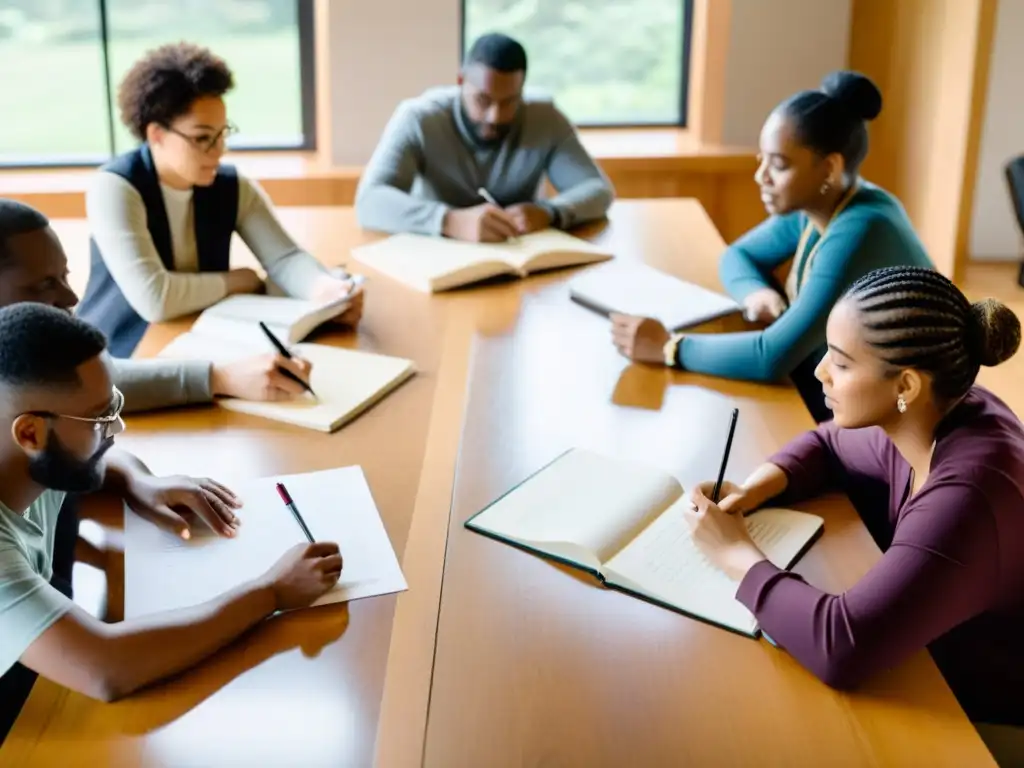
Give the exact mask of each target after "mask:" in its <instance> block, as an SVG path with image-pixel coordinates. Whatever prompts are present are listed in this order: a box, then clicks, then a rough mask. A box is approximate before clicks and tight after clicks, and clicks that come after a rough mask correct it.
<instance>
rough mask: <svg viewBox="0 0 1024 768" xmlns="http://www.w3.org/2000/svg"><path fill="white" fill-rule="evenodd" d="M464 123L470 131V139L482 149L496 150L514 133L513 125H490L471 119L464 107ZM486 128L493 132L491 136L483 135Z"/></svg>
mask: <svg viewBox="0 0 1024 768" xmlns="http://www.w3.org/2000/svg"><path fill="white" fill-rule="evenodd" d="M462 121H463V123H465V125H466V129H467V130H468V131H469V135H470V138H472V139H473V143H474V144H476V145H477V146H478V147H479V148H480V149H494V148H495V147H500V146H501V144H502V142H504V141H505V139H507V138H508V135H509V134H510V133H511V132H512V123H494V124H489V123H482V122H477V121H476V120H472V119H470V117H469V115H468V114H467V113H466V108H465V106H463V107H462ZM485 127H487V128H489V129H490V130H491V131H493V133H492V135H491V136H482V135H481V132H482V131H483V129H484V128H485Z"/></svg>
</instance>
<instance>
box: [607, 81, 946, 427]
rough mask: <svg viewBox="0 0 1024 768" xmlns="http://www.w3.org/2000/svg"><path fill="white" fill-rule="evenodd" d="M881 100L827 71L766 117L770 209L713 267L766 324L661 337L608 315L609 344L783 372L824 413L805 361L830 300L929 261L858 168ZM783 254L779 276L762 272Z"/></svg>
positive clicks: (651, 327)
mask: <svg viewBox="0 0 1024 768" xmlns="http://www.w3.org/2000/svg"><path fill="white" fill-rule="evenodd" d="M881 108H882V97H881V94H880V93H879V92H878V89H877V88H876V87H875V86H874V84H873V83H872V82H871V81H870V80H868V79H867V78H866V77H864V76H862V75H859V74H856V73H853V72H837V73H833V74H831V75H829V76H828V77H826V78H825V81H824V82H823V84H822V87H821V90H819V91H804V92H802V93H798V94H796V95H795V96H793V97H791V98H789V99H787V100H786V101H784V102H782V104H780V105H779V106H778V107H776V109H775V110H774V111H773V112H772V113H771V115H770V116H769V117H768V120H767V122H765V124H764V128H763V129H762V131H761V139H760V150H761V152H760V165H759V166H758V169H757V173H756V174H755V176H754V180H755V181H756V182H757V184H758V186H759V187H760V188H761V201H762V202H763V203H764V206H765V208H766V209H767V211H768V213H769V214H770V218H769V219H768V220H767V221H765V222H763V223H761V224H759V225H758V226H757V227H755V228H754V229H752V230H751V231H750V232H748V233H747V234H745V235H744V236H742V237H741V238H740V239H739V240H737V241H736V242H735V243H733V244H732V245H731V246H730V247H729V248H728V249H727V250H726V251H725V253H724V255H723V256H722V260H721V264H720V267H719V271H720V275H721V280H722V283H723V285H724V286H725V288H726V290H727V291H728V292H729V294H730V295H731V296H732V297H733V298H734V299H736V300H737V301H738V302H740V303H741V304H742V305H743V307H744V309H745V312H746V315H747V317H748V319H750V320H755V321H759V322H763V323H767V324H768V327H767V329H765V330H763V331H753V332H747V333H729V334H717V335H716V334H692V335H687V334H677V335H671V334H670V333H669V332H668V330H666V329H665V327H664V326H662V325H661V323H659V322H658V321H656V320H652V319H649V318H643V317H627V316H613V318H612V320H613V339H614V342H615V345H616V346H617V347H618V348H619V350H620V351H621V352H622V353H623V354H624V355H626V356H627V357H629V358H631V359H633V360H637V361H640V362H649V363H658V364H666V365H671V366H674V367H678V368H682V369H684V370H688V371H694V372H695V373H706V374H712V375H715V376H724V377H727V378H733V379H747V380H752V381H775V380H779V379H782V378H784V377H786V376H789V377H790V378H791V379H792V381H793V383H794V384H795V385H796V386H797V388H798V389H799V390H800V394H801V396H802V397H803V398H804V402H805V403H806V404H807V407H808V409H809V410H810V411H811V415H812V416H814V417H815V420H817V421H819V422H820V421H822V420H824V419H826V418H829V412H828V410H827V409H826V408H825V407H824V404H823V402H822V399H821V391H820V388H819V387H818V386H817V383H816V382H815V381H814V366H815V365H816V364H817V361H818V360H820V359H821V356H822V354H823V352H824V349H823V346H824V343H825V321H826V319H827V318H828V313H829V310H831V309H832V305H833V304H834V303H835V302H836V300H837V299H838V298H839V297H840V296H841V295H842V293H843V291H845V290H846V289H847V288H848V287H849V286H850V284H851V283H853V281H854V280H856V279H857V278H858V277H860V276H861V275H864V274H866V273H868V272H870V271H871V270H872V269H877V268H880V267H886V266H893V265H901V264H908V265H921V266H931V262H930V261H929V259H928V256H927V255H926V253H925V250H924V248H923V246H922V245H921V242H920V241H919V240H918V238H917V235H916V234H915V233H914V230H913V227H912V226H911V224H910V221H909V220H908V219H907V215H906V213H905V212H904V210H903V207H902V206H901V205H900V203H899V201H898V200H897V199H896V198H894V197H893V196H892V195H890V194H889V193H888V192H886V191H885V190H883V189H881V188H879V187H877V186H875V185H873V184H870V183H869V182H867V181H864V180H863V179H861V178H860V176H859V170H860V166H861V163H862V162H863V161H864V158H865V157H866V155H867V150H868V133H867V127H866V125H865V123H866V121H868V120H872V119H874V118H875V117H876V116H877V115H878V113H879V112H880V111H881ZM787 264H788V266H789V275H788V279H787V280H786V281H785V285H784V286H783V285H780V284H779V283H778V281H777V280H776V278H775V276H774V275H773V272H774V271H775V270H777V269H779V268H781V267H784V266H786V265H787Z"/></svg>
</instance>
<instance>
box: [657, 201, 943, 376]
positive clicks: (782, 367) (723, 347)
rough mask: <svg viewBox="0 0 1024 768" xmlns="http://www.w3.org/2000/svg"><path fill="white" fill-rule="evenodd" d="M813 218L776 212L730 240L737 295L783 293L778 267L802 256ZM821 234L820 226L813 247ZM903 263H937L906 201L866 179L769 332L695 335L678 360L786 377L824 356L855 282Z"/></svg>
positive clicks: (721, 372)
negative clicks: (829, 328) (842, 301)
mask: <svg viewBox="0 0 1024 768" xmlns="http://www.w3.org/2000/svg"><path fill="white" fill-rule="evenodd" d="M806 225H807V216H806V215H805V214H803V213H789V214H786V215H783V216H773V217H771V218H770V219H768V220H767V221H764V222H762V223H761V224H759V225H757V226H756V227H754V228H753V229H752V230H750V231H749V232H747V233H746V234H745V235H743V236H742V237H741V238H740V239H739V240H737V241H736V242H735V243H733V244H732V245H731V246H729V247H728V248H727V249H726V251H725V253H724V254H723V255H722V260H721V262H720V264H719V276H720V277H721V280H722V284H723V285H724V286H725V289H726V291H728V292H729V295H730V296H732V297H733V298H734V299H736V300H737V301H739V302H742V301H743V300H744V299H745V298H746V297H747V296H748V295H749V294H751V293H752V292H754V291H756V290H760V289H762V288H772V289H774V290H778V291H779V292H780V293H783V291H781V290H780V289H781V286H779V285H778V284H777V282H776V281H775V279H774V278H773V277H772V270H773V269H775V268H776V267H779V266H780V265H782V264H783V263H785V262H786V261H788V260H790V259H792V258H793V257H794V256H795V254H796V248H797V244H798V242H799V240H800V234H801V233H802V232H803V230H804V227H805V226H806ZM818 239H819V233H818V232H817V231H816V230H815V231H814V232H813V233H812V234H811V236H810V238H809V240H808V243H807V245H806V247H807V249H808V250H809V249H811V248H813V247H814V244H815V243H816V242H817V241H818ZM901 265H913V266H923V267H929V268H934V265H933V264H932V261H931V259H929V258H928V254H927V253H926V252H925V249H924V246H923V245H922V244H921V241H920V240H919V239H918V237H917V235H916V234H915V232H914V228H913V226H912V225H911V223H910V219H908V218H907V214H906V211H904V210H903V206H902V205H901V204H900V202H899V200H897V199H896V198H895V197H893V196H892V195H890V194H889V193H888V192H886V191H885V190H884V189H882V188H881V187H877V186H875V185H874V184H869V183H867V182H863V181H862V182H861V186H860V189H859V190H858V191H857V192H856V193H855V194H854V196H853V197H852V198H851V199H850V202H849V203H848V204H847V205H846V207H845V208H844V209H843V210H842V211H840V213H839V215H838V216H836V217H835V219H834V220H833V221H832V223H831V224H830V225H829V227H828V232H827V236H826V237H825V240H824V241H823V242H822V244H821V246H820V247H819V248H818V251H817V253H816V254H815V257H814V259H813V261H812V262H811V265H810V267H809V269H810V271H809V272H808V274H807V275H806V276H802V277H803V284H802V287H801V289H800V291H799V293H798V294H797V296H796V299H795V300H794V301H793V303H792V305H791V306H790V307H789V308H788V309H787V310H786V311H785V312H784V313H783V314H782V316H781V317H779V319H778V320H776V321H775V322H774V323H772V324H771V325H770V326H769V327H768V328H766V329H765V330H763V331H748V332H744V333H725V334H692V335H687V336H686V337H685V338H684V339H683V341H682V342H681V343H680V344H679V346H678V348H677V354H676V357H677V362H678V363H679V364H680V366H681V367H683V368H684V369H686V370H688V371H694V372H696V373H706V374H711V375H713V376H722V377H725V378H729V379H744V380H747V381H777V380H779V379H782V378H784V377H786V376H788V375H790V374H791V373H792V372H793V370H794V369H795V368H796V367H797V366H798V365H800V363H802V362H803V361H805V360H807V359H808V358H809V357H811V356H812V355H819V356H820V355H824V352H825V324H826V322H827V321H828V314H829V312H830V311H831V310H832V306H833V305H834V304H835V303H836V301H837V300H838V299H839V298H840V297H841V296H842V295H843V293H844V292H845V291H846V289H847V288H849V287H850V285H852V284H853V282H854V281H856V280H857V279H858V278H859V277H861V276H862V275H865V274H867V273H868V272H870V271H872V270H874V269H879V268H881V267H889V266H901ZM798 277H799V276H798Z"/></svg>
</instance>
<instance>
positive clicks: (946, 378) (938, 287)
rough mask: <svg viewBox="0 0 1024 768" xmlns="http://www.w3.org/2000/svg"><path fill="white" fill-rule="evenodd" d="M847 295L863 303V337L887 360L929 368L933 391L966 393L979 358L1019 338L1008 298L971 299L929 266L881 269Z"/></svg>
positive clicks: (995, 359) (1002, 351)
mask: <svg viewBox="0 0 1024 768" xmlns="http://www.w3.org/2000/svg"><path fill="white" fill-rule="evenodd" d="M844 300H847V301H851V302H853V304H854V306H855V307H856V308H857V310H858V311H859V313H860V315H861V317H862V318H863V323H864V325H863V327H864V333H865V338H866V341H867V343H868V344H870V345H871V346H872V347H874V349H875V350H876V351H877V352H878V354H879V355H880V356H881V358H882V360H883V361H884V362H885V363H887V364H888V365H890V366H892V367H893V368H916V369H917V370H919V371H923V372H925V373H928V374H930V375H931V377H932V389H933V391H934V392H935V395H936V397H938V398H941V399H945V400H947V401H952V400H957V399H959V398H961V397H963V396H964V395H965V394H967V391H968V390H969V389H970V388H971V387H972V386H973V385H974V380H975V378H977V376H978V369H979V368H980V367H981V366H982V365H984V366H995V365H999V364H1000V363H1002V362H1004V361H1005V360H1008V359H1009V358H1011V357H1013V355H1014V353H1015V352H1016V351H1017V347H1019V346H1020V320H1019V319H1018V318H1017V316H1016V315H1015V314H1014V313H1013V312H1012V311H1011V310H1010V309H1009V308H1008V307H1007V306H1006V305H1005V304H1003V303H1002V302H999V301H996V300H995V299H984V300H983V301H977V302H974V303H973V304H972V303H971V302H969V301H968V300H967V298H966V297H965V296H964V295H963V293H961V292H960V289H959V288H957V287H956V286H955V285H954V284H953V283H952V282H951V281H950V280H949V279H947V278H946V277H944V276H943V275H941V274H939V273H938V272H935V271H934V270H931V269H926V268H924V267H886V268H884V269H876V270H875V271H873V272H869V273H868V274H866V275H864V276H863V277H862V278H860V279H859V280H857V281H856V282H855V283H854V284H853V285H852V286H850V289H849V290H848V291H847V292H846V295H845V297H844Z"/></svg>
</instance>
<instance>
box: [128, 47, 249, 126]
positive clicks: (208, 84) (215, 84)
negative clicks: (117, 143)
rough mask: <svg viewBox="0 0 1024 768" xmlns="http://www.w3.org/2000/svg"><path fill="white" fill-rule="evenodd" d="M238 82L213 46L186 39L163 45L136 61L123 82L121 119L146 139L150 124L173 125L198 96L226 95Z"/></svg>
mask: <svg viewBox="0 0 1024 768" xmlns="http://www.w3.org/2000/svg"><path fill="white" fill-rule="evenodd" d="M234 85H235V81H234V76H233V75H232V74H231V70H230V69H229V68H228V65H227V64H226V63H225V62H224V60H223V59H221V58H220V57H218V56H215V55H213V53H211V52H210V50H209V49H207V48H203V47H202V46H199V45H195V44H193V43H185V42H181V43H172V44H169V45H163V46H160V47H159V48H156V49H154V50H152V51H149V53H147V54H146V55H145V56H143V57H142V58H141V59H139V61H137V62H135V64H134V65H133V66H132V68H131V69H130V70H128V74H127V75H125V76H124V79H123V80H122V81H121V85H120V87H119V88H118V92H117V104H118V107H119V108H120V110H121V122H122V123H124V124H125V126H126V127H127V128H128V129H129V130H130V131H131V132H132V134H133V135H134V136H135V138H137V139H139V140H140V141H144V140H145V138H146V126H148V125H149V124H150V123H157V124H158V125H164V126H166V125H169V124H170V123H171V122H172V121H173V120H174V119H175V118H177V117H180V116H181V115H184V114H186V113H187V112H188V111H189V109H190V108H191V107H192V104H193V102H195V100H196V99H200V98H202V97H204V96H223V95H224V94H225V93H227V92H228V91H230V90H231V89H232V88H233V87H234Z"/></svg>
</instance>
